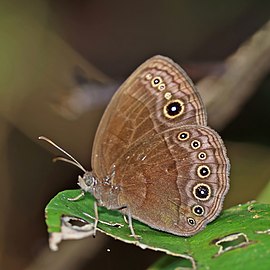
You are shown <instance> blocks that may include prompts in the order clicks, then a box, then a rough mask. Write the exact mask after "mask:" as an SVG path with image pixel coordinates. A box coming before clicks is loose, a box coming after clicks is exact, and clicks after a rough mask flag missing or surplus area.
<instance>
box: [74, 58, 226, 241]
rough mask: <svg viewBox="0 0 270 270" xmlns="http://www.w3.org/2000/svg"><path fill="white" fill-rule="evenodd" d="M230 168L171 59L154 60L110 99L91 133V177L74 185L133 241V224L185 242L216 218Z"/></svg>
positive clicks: (198, 100)
mask: <svg viewBox="0 0 270 270" xmlns="http://www.w3.org/2000/svg"><path fill="white" fill-rule="evenodd" d="M72 159H73V158H72ZM73 160H74V159H73ZM71 162H72V161H71ZM72 163H73V162H72ZM74 163H75V164H76V165H77V166H81V165H78V164H77V161H76V160H74ZM81 168H82V167H81ZM82 169H83V168H82ZM229 169H230V164H229V160H228V157H227V155H226V148H225V146H224V144H223V142H222V140H221V138H220V136H219V135H218V134H217V133H216V132H215V131H214V130H212V129H211V128H209V127H208V126H207V121H206V112H205V108H204V105H203V103H202V100H201V97H200V95H199V93H198V92H197V90H196V89H195V87H194V85H193V83H192V81H191V80H190V78H189V77H188V76H187V74H186V73H185V71H184V70H183V69H182V68H180V67H179V66H178V65H177V64H176V63H174V62H173V61H172V60H171V59H169V58H167V57H163V56H154V57H152V58H150V59H149V60H147V61H146V62H145V63H143V64H142V65H141V66H140V67H138V68H137V70H136V71H135V72H134V73H133V74H132V75H131V76H130V77H129V78H128V79H127V80H126V81H125V82H124V83H123V85H122V86H121V87H120V88H119V89H118V91H117V92H116V93H115V95H114V96H113V98H112V100H111V102H110V103H109V105H108V107H107V109H106V111H105V113H104V115H103V117H102V119H101V121H100V124H99V127H98V130H97V133H96V137H95V141H94V146H93V153H92V171H91V172H86V171H85V174H84V176H83V177H79V185H80V187H81V188H82V190H83V191H85V192H90V193H91V194H93V196H94V197H95V198H96V200H97V202H98V204H99V205H100V206H105V207H106V208H108V209H118V210H120V211H121V212H122V213H123V214H125V215H127V216H128V217H129V225H130V228H131V232H132V235H133V236H135V237H136V235H135V232H134V230H133V227H132V219H137V220H139V221H141V222H143V223H145V224H147V225H149V226H150V227H152V228H155V229H158V230H161V231H165V232H169V233H172V234H176V235H182V236H190V235H193V234H195V233H197V232H199V231H201V230H202V229H203V228H204V227H205V225H206V224H207V223H208V222H210V221H212V220H213V219H215V217H216V216H217V215H218V214H219V213H220V211H221V209H222V204H223V200H224V196H225V195H226V193H227V191H228V189H229ZM83 170H84V169H83Z"/></svg>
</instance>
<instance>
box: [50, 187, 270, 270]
mask: <svg viewBox="0 0 270 270" xmlns="http://www.w3.org/2000/svg"><path fill="white" fill-rule="evenodd" d="M80 192H81V191H80V190H68V191H63V192H61V193H59V194H58V195H57V196H56V197H54V198H53V199H52V200H51V201H50V203H49V204H48V206H47V207H46V223H47V226H48V231H49V232H50V233H52V232H60V231H61V217H62V216H71V217H77V218H81V219H83V220H85V221H87V222H89V223H93V222H94V219H93V218H91V217H89V215H90V216H92V217H94V216H95V213H94V201H95V200H94V198H93V197H92V196H91V195H90V194H86V195H85V196H84V197H82V198H81V199H80V200H78V201H69V200H68V198H74V197H76V196H77V195H79V194H80ZM98 210H99V211H98V213H99V220H100V221H105V222H109V223H120V224H123V227H121V228H118V227H114V226H109V225H106V224H102V223H101V222H99V223H98V229H99V230H100V231H101V232H104V233H106V234H108V235H110V236H112V237H114V238H116V239H120V240H122V241H124V242H128V243H134V244H136V245H138V246H140V247H142V248H150V249H153V250H159V251H164V252H166V253H167V254H170V255H174V256H176V257H175V258H173V257H168V258H166V257H165V258H163V259H162V261H159V262H158V263H157V264H155V265H153V266H152V268H151V269H175V268H176V267H180V268H181V267H183V266H184V265H185V264H186V263H187V262H185V261H184V260H183V259H180V258H177V256H179V257H183V258H186V259H188V260H189V266H190V267H193V268H194V267H195V265H196V267H197V268H198V269H209V268H210V269H232V267H236V266H239V267H238V268H237V269H256V268H257V269H258V265H259V266H260V267H259V268H260V269H270V235H269V234H270V215H269V214H270V205H268V204H258V203H256V202H250V203H247V204H243V205H238V206H235V207H232V208H230V209H228V210H225V211H223V212H222V214H221V215H220V216H219V217H218V218H217V219H216V220H215V221H213V222H211V223H210V224H208V225H207V227H206V228H205V229H204V230H203V231H202V232H200V233H198V234H196V235H194V236H192V237H179V236H175V235H172V234H169V233H165V232H160V231H157V230H154V229H151V228H150V227H148V226H147V225H144V224H142V223H141V222H139V221H136V220H133V226H134V229H135V232H136V234H138V235H140V236H141V237H142V238H141V240H140V241H137V240H135V239H134V238H132V237H130V230H129V227H128V225H127V224H126V223H125V222H124V219H123V216H122V215H121V213H120V212H118V211H110V210H107V209H106V208H103V207H99V209H98ZM93 241H95V240H94V239H93ZM167 260H168V262H167Z"/></svg>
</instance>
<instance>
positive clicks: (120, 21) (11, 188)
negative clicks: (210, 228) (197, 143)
mask: <svg viewBox="0 0 270 270" xmlns="http://www.w3.org/2000/svg"><path fill="white" fill-rule="evenodd" d="M269 18H270V2H269V1H255V0H239V1H223V2H221V1H210V0H208V1H183V0H169V1H161V0H155V1H154V0H149V1H125V0H116V1H97V0H96V1H95V0H92V1H86V0H80V1H69V0H65V1H63V0H53V1H49V0H47V1H45V0H43V1H41V0H35V1H34V0H25V1H16V0H14V1H6V0H1V2H0V95H1V96H0V102H1V103H0V119H1V121H0V149H1V156H0V168H1V170H0V171H1V181H0V192H1V204H0V210H1V222H0V266H1V269H15V270H16V269H127V265H128V268H129V269H146V268H147V267H148V266H149V265H151V263H153V262H154V261H155V260H156V259H157V258H159V257H160V256H161V255H162V254H161V253H158V252H154V251H150V250H141V249H140V248H138V247H135V246H132V245H128V244H125V243H121V242H120V241H116V240H113V239H110V238H109V237H106V236H104V235H101V234H98V235H97V237H96V238H95V239H93V238H89V239H85V240H80V241H66V242H64V243H62V244H61V245H60V251H58V252H51V251H50V250H49V248H48V242H47V241H48V234H47V231H46V225H45V222H44V208H45V206H46V204H47V203H48V202H49V200H50V199H51V198H52V197H53V196H54V195H56V194H57V193H58V192H59V191H62V190H65V189H74V188H77V185H76V182H77V176H78V174H79V173H81V172H80V171H79V170H78V169H77V168H76V167H73V166H70V165H68V164H62V163H56V164H55V163H52V162H51V159H52V158H53V157H54V156H56V155H58V154H59V153H58V152H57V150H56V149H53V148H52V147H50V146H48V145H47V144H46V143H44V142H40V141H38V139H37V138H38V136H40V135H45V136H47V137H49V138H51V139H52V140H53V141H54V142H56V143H58V144H60V145H61V146H62V147H63V148H64V149H65V150H67V151H68V152H69V153H71V154H72V155H73V156H74V157H75V158H76V159H78V160H79V161H80V162H81V163H82V165H83V166H84V167H86V168H88V169H90V168H91V164H90V157H91V148H92V143H93V139H94V135H95V131H96V128H97V125H98V123H99V120H100V117H101V116H102V113H103V111H104V109H105V107H106V105H107V103H108V102H109V100H110V97H111V96H112V94H113V93H114V91H115V90H116V89H117V87H118V86H119V85H120V84H121V82H122V81H123V80H124V79H125V78H126V77H127V76H128V75H129V74H130V73H131V72H132V71H133V70H134V69H135V68H136V67H137V66H138V65H139V64H141V63H142V62H143V61H144V60H146V59H147V58H149V57H151V56H153V55H155V54H162V55H166V56H169V57H171V58H172V59H174V61H176V62H177V63H179V64H180V65H181V66H182V67H183V68H184V69H186V71H187V72H188V74H189V75H190V77H191V78H192V79H193V80H194V82H195V83H197V85H198V89H199V91H200V92H201V94H202V98H203V100H204V101H205V104H206V106H207V110H208V113H209V124H210V125H211V126H212V127H213V128H215V129H217V130H218V131H219V132H220V133H221V135H222V137H223V138H224V140H225V143H226V146H227V148H228V155H229V157H230V159H231V164H232V171H231V189H230V191H229V193H228V196H227V198H226V202H225V208H227V207H230V206H232V205H235V204H238V203H244V202H246V201H248V200H252V199H256V198H258V197H259V195H260V194H261V193H262V191H263V190H264V189H265V187H266V185H267V183H268V181H269V179H270V177H269V176H270V166H269V164H270V143H269V138H270V122H269V119H270V106H269V104H270V91H269V89H270V76H269V70H270V41H269V39H270V31H269V28H270V27H269V23H268V24H267V21H268V20H269ZM239 48H240V49H239ZM263 200H264V201H265V202H267V201H268V200H269V199H268V197H267V196H264V199H263ZM108 250H110V252H108Z"/></svg>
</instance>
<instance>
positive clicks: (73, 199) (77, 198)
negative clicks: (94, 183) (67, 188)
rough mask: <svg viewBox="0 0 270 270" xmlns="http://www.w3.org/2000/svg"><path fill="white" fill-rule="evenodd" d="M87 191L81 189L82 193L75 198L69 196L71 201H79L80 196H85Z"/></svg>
mask: <svg viewBox="0 0 270 270" xmlns="http://www.w3.org/2000/svg"><path fill="white" fill-rule="evenodd" d="M84 195H85V193H84V190H82V191H81V193H80V194H79V195H78V196H76V197H74V198H68V200H69V201H72V202H76V201H78V200H79V199H80V198H82V197H84Z"/></svg>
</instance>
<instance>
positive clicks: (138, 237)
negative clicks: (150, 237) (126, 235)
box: [128, 210, 142, 240]
mask: <svg viewBox="0 0 270 270" xmlns="http://www.w3.org/2000/svg"><path fill="white" fill-rule="evenodd" d="M128 226H129V229H130V232H131V235H130V236H131V237H134V239H135V240H140V239H141V238H142V237H141V236H140V235H137V234H136V233H135V231H134V227H133V224H132V216H131V212H130V210H128Z"/></svg>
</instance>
